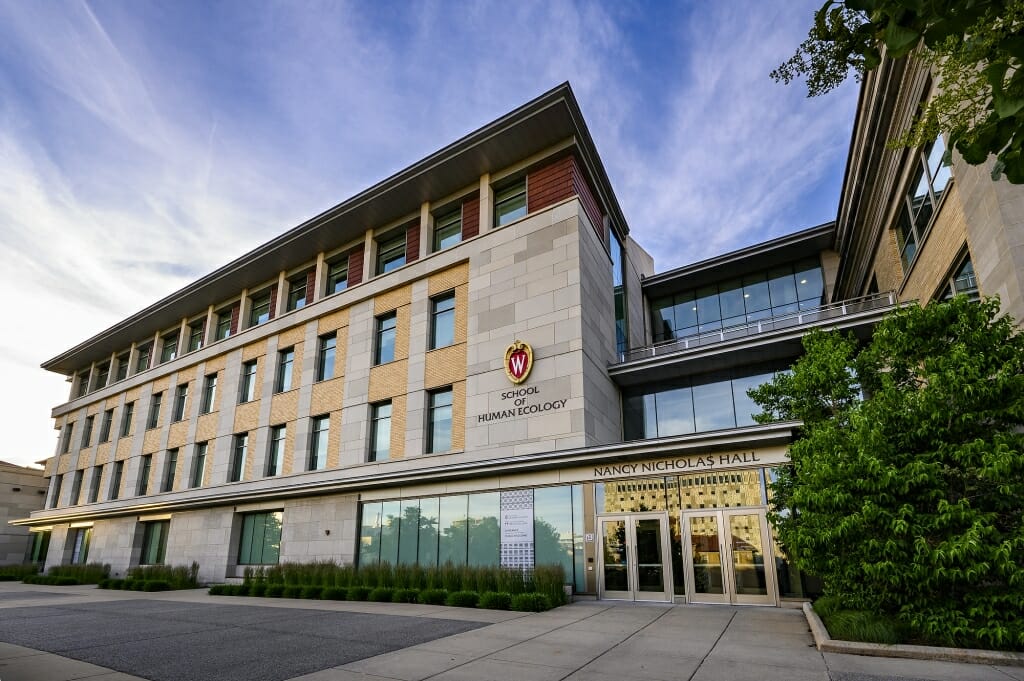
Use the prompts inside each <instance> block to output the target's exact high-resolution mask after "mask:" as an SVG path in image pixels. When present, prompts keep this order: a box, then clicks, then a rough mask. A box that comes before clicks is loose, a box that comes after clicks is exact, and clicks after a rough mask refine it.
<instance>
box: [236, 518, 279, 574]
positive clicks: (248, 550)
mask: <svg viewBox="0 0 1024 681" xmlns="http://www.w3.org/2000/svg"><path fill="white" fill-rule="evenodd" d="M281 516H282V513H281V511H273V512H270V513H266V512H264V513H247V514H245V515H244V516H242V532H241V537H240V538H239V542H238V564H239V565H272V564H275V563H277V561H278V558H279V557H280V555H281Z"/></svg>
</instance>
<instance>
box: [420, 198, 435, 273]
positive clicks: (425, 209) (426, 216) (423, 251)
mask: <svg viewBox="0 0 1024 681" xmlns="http://www.w3.org/2000/svg"><path fill="white" fill-rule="evenodd" d="M433 233H434V216H433V215H431V213H430V201H424V202H423V203H422V204H421V205H420V259H421V260H422V259H423V258H425V257H427V254H429V253H430V247H431V245H432V244H433V241H434V240H433V238H432V236H433Z"/></svg>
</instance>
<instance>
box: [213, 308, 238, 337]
mask: <svg viewBox="0 0 1024 681" xmlns="http://www.w3.org/2000/svg"><path fill="white" fill-rule="evenodd" d="M232 314H233V311H232V309H231V308H230V307H228V308H224V309H223V310H221V311H219V312H218V313H217V328H216V329H215V330H214V333H213V339H214V340H223V339H224V338H227V337H228V336H230V335H231V315H232Z"/></svg>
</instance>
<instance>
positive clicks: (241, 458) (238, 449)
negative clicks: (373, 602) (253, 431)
mask: <svg viewBox="0 0 1024 681" xmlns="http://www.w3.org/2000/svg"><path fill="white" fill-rule="evenodd" d="M248 450H249V433H239V434H238V435H235V437H234V441H233V442H232V447H231V467H230V469H229V470H228V482H238V481H239V480H241V479H242V476H243V475H244V474H245V455H246V453H247V452H248Z"/></svg>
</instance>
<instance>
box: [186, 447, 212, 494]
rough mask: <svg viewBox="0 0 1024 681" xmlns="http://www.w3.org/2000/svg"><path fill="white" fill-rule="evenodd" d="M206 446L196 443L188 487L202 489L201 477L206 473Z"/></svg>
mask: <svg viewBox="0 0 1024 681" xmlns="http://www.w3.org/2000/svg"><path fill="white" fill-rule="evenodd" d="M207 447H208V444H207V443H205V442H197V443H196V449H195V456H194V457H193V459H192V479H191V480H189V486H190V487H202V486H203V477H204V474H205V473H206V450H207Z"/></svg>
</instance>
